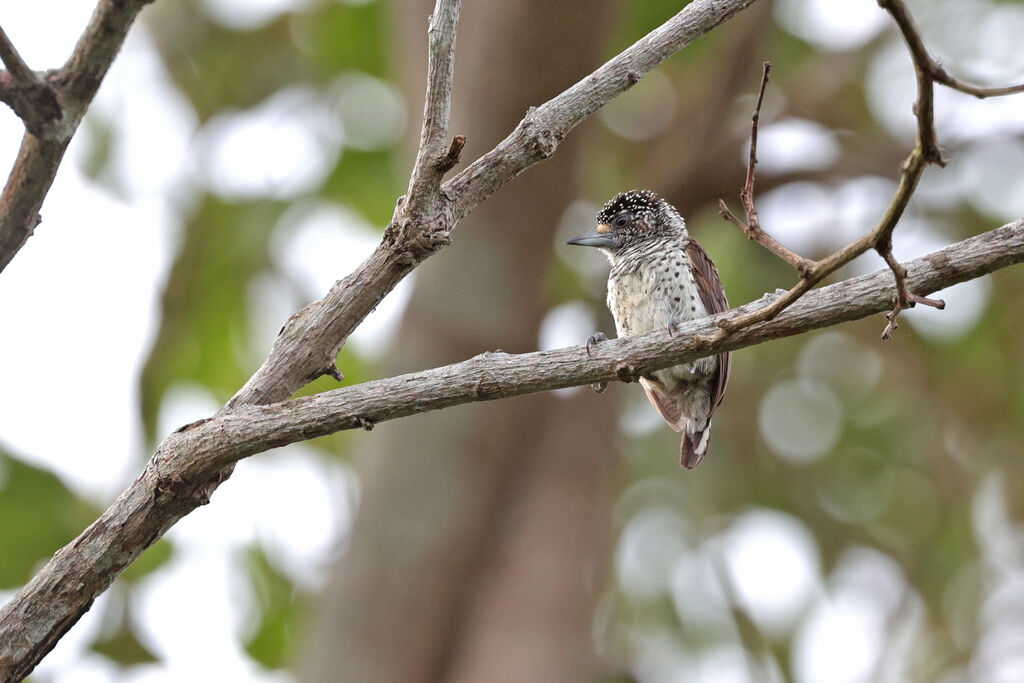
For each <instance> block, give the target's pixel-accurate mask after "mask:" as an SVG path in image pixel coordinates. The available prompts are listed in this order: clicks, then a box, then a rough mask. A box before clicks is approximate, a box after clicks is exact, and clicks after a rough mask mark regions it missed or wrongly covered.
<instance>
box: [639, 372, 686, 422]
mask: <svg viewBox="0 0 1024 683" xmlns="http://www.w3.org/2000/svg"><path fill="white" fill-rule="evenodd" d="M640 385H641V386H643V388H644V393H645V394H647V400H648V401H650V402H651V405H652V406H654V409H655V410H656V411H658V415H661V419H663V420H665V422H667V423H668V426H669V427H671V428H672V429H673V431H676V432H681V431H683V426H684V425H685V423H686V416H685V415H683V409H682V408H680V407H679V404H678V403H676V402H675V401H673V400H672V399H671V398H669V397H668V396H666V395H665V394H664V393H662V392H661V391H659V390H658V387H659V386H661V382H657V383H655V382H653V381H651V380H649V379H646V378H641V379H640Z"/></svg>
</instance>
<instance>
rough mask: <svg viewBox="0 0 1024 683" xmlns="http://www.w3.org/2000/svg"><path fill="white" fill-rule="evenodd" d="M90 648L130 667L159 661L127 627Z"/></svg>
mask: <svg viewBox="0 0 1024 683" xmlns="http://www.w3.org/2000/svg"><path fill="white" fill-rule="evenodd" d="M90 647H91V649H92V650H93V651H94V652H98V653H99V654H101V655H104V656H106V657H109V658H110V659H113V660H114V661H115V662H117V663H118V664H124V665H128V666H130V665H132V664H149V663H151V662H155V661H157V658H156V656H155V655H154V654H153V653H152V652H150V651H149V650H148V649H146V646H145V645H143V644H142V643H141V642H139V639H138V638H136V637H135V633H134V632H133V631H132V630H131V629H130V628H127V627H122V628H120V629H118V631H117V633H115V634H114V635H113V636H111V637H109V638H103V639H102V640H98V641H96V642H95V643H93V644H92V645H91V646H90Z"/></svg>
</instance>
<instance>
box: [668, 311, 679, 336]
mask: <svg viewBox="0 0 1024 683" xmlns="http://www.w3.org/2000/svg"><path fill="white" fill-rule="evenodd" d="M678 324H679V321H678V320H676V319H675V316H672V317H670V318H669V319H668V336H669V337H670V338H675V336H676V325H678Z"/></svg>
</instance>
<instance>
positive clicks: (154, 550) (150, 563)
mask: <svg viewBox="0 0 1024 683" xmlns="http://www.w3.org/2000/svg"><path fill="white" fill-rule="evenodd" d="M173 551H174V546H172V545H171V542H170V541H168V540H166V539H163V538H161V539H160V540H159V541H157V542H156V543H154V544H153V545H151V546H149V547H148V548H146V551H145V552H143V553H142V555H140V556H139V559H137V560H135V562H133V563H131V564H130V565H128V568H127V569H125V570H124V572H123V573H122V574H121V576H119V577H118V580H119V581H127V582H128V583H134V582H136V581H138V580H139V579H141V578H142V577H144V576H146V575H147V574H149V573H150V572H153V571H156V570H157V569H159V568H160V567H162V566H163V565H164V564H165V563H166V562H167V560H169V559H171V553H172V552H173Z"/></svg>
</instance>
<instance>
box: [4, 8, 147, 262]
mask: <svg viewBox="0 0 1024 683" xmlns="http://www.w3.org/2000/svg"><path fill="white" fill-rule="evenodd" d="M151 1H152V0H101V1H100V2H99V3H98V4H97V5H96V10H95V11H94V12H93V14H92V18H91V19H90V20H89V25H88V26H87V27H86V29H85V32H84V33H83V34H82V36H81V38H79V40H78V44H77V45H75V49H74V51H73V52H72V53H71V57H69V58H68V61H67V62H66V63H65V64H64V66H62V67H61V68H60V69H58V70H56V71H53V72H51V73H48V74H46V76H45V77H43V78H39V77H38V76H36V75H35V74H33V73H31V72H28V70H27V67H24V65H23V64H22V63H21V61H20V57H18V56H17V52H16V51H15V50H14V49H13V46H12V45H10V42H9V41H7V40H6V36H3V38H2V39H0V44H3V47H4V48H5V49H2V50H0V55H2V56H3V61H4V64H6V65H7V67H8V71H4V72H0V102H4V103H5V104H7V105H8V106H10V107H11V108H12V109H14V111H15V113H16V114H18V116H20V117H21V119H22V120H23V121H24V123H25V129H26V131H25V137H24V139H23V140H22V143H21V149H20V150H19V151H18V157H17V160H16V161H15V162H14V166H13V168H12V169H11V172H10V175H9V177H8V178H7V184H6V185H5V186H4V190H3V194H0V272H2V271H3V269H4V268H6V267H7V264H8V263H10V262H11V259H13V258H14V256H15V254H17V253H18V250H19V249H21V248H22V247H23V246H24V245H25V242H26V241H28V238H29V237H31V236H32V232H33V230H35V228H36V226H37V225H38V224H39V221H40V220H41V219H40V217H39V209H40V208H41V207H42V205H43V199H44V198H45V197H46V193H47V192H49V191H50V185H52V184H53V179H54V177H55V176H56V175H57V169H58V168H59V167H60V163H61V161H62V160H63V158H64V151H65V150H66V149H67V146H68V143H69V142H71V138H72V136H73V135H74V134H75V131H76V130H77V129H78V124H79V123H81V121H82V117H83V116H84V115H85V111H86V109H88V108H89V104H90V103H91V102H92V98H93V97H94V96H95V95H96V91H97V90H98V89H99V87H100V83H101V82H102V81H103V77H104V76H106V74H107V69H109V68H110V65H111V63H112V62H113V61H114V57H116V56H117V53H118V52H119V51H120V49H121V45H122V44H123V43H124V39H125V36H126V35H127V34H128V29H129V28H130V27H131V25H132V22H133V21H135V17H136V16H137V15H138V13H139V11H140V10H141V9H142V8H143V7H144V6H145V5H147V4H149V3H150V2H151ZM0 35H2V32H0Z"/></svg>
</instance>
